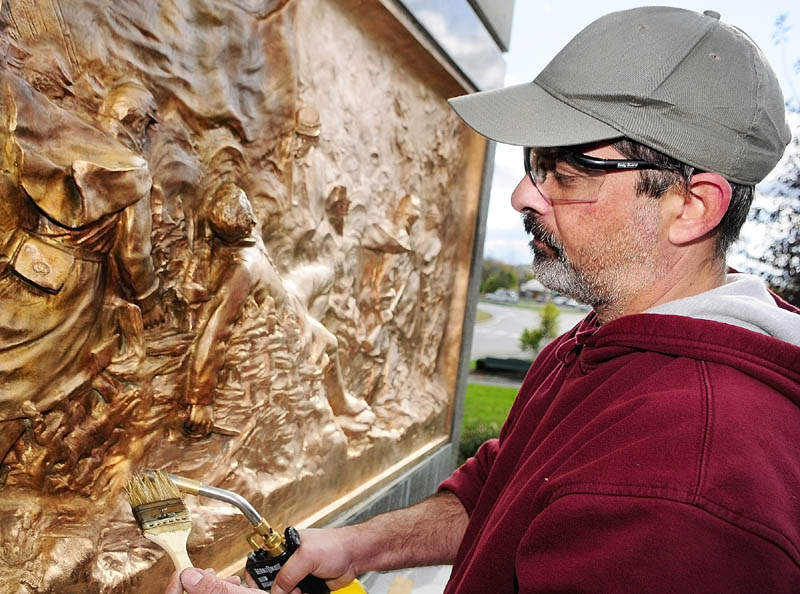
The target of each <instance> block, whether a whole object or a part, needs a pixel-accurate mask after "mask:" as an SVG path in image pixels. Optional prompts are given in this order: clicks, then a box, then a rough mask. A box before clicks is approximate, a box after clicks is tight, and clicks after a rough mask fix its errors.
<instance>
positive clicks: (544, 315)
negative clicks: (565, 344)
mask: <svg viewBox="0 0 800 594" xmlns="http://www.w3.org/2000/svg"><path fill="white" fill-rule="evenodd" d="M560 313H561V312H560V311H558V308H557V307H556V306H555V305H554V304H553V302H552V301H548V302H547V303H546V304H545V306H544V307H543V308H542V311H541V313H540V314H539V316H540V321H539V327H538V328H527V329H525V330H523V331H522V334H521V335H520V337H519V346H520V348H521V349H522V350H523V351H531V352H533V353H538V352H539V345H541V343H542V341H543V340H544V339H545V338H548V339H550V338H555V337H556V336H558V316H559V314H560Z"/></svg>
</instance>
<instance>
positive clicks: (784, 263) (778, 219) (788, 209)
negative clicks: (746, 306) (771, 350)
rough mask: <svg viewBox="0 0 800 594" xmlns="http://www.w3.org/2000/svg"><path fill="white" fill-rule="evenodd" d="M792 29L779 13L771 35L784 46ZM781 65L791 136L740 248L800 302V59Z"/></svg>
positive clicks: (761, 190) (759, 195) (779, 289)
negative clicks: (799, 86)
mask: <svg viewBox="0 0 800 594" xmlns="http://www.w3.org/2000/svg"><path fill="white" fill-rule="evenodd" d="M791 28H792V27H791V25H790V24H789V14H788V13H783V14H780V15H779V16H778V17H777V19H776V20H775V29H774V31H773V35H772V39H773V41H774V43H775V45H777V46H783V48H782V49H785V47H786V43H787V41H788V40H789V32H790V31H791ZM784 57H785V54H784ZM783 70H784V75H785V82H786V85H787V90H788V92H789V96H788V97H787V100H786V109H787V119H788V121H789V126H790V127H791V128H792V141H791V142H790V143H789V146H788V147H787V148H786V152H785V153H784V156H783V158H782V159H781V161H780V162H779V163H778V165H777V166H776V167H775V169H774V170H773V172H772V173H770V175H769V176H768V177H767V178H766V179H765V180H764V181H763V182H761V183H760V184H759V186H758V190H757V192H756V197H755V200H754V202H753V208H752V209H751V211H750V216H749V217H748V222H747V224H746V225H745V227H744V228H743V229H742V236H743V238H744V239H745V240H746V241H745V242H743V243H746V244H747V247H746V248H742V247H740V249H742V250H743V252H744V257H745V259H746V263H745V264H744V267H745V268H747V269H749V270H750V271H752V272H755V273H757V274H759V275H761V276H762V277H763V278H764V279H765V280H766V281H767V282H768V283H769V284H770V286H771V287H772V289H773V290H774V291H775V292H776V293H778V294H779V295H781V296H782V297H783V298H784V299H786V300H787V301H788V302H790V303H792V304H793V305H796V306H800V99H799V98H798V95H797V92H796V91H795V87H794V79H795V78H796V76H797V75H798V74H800V60H795V62H794V63H793V64H792V66H791V69H789V68H787V61H786V60H784V63H783ZM789 70H791V72H790V71H789Z"/></svg>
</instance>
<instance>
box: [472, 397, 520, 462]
mask: <svg viewBox="0 0 800 594" xmlns="http://www.w3.org/2000/svg"><path fill="white" fill-rule="evenodd" d="M516 395H517V390H516V388H504V387H500V386H487V385H484V384H468V385H467V394H466V400H465V402H464V420H463V422H462V425H461V441H460V442H459V444H458V464H459V465H461V464H463V463H464V462H465V461H466V459H467V458H469V457H471V456H474V455H475V452H476V451H477V450H478V448H479V447H480V446H481V444H482V443H483V442H485V441H486V440H487V439H491V438H493V437H497V436H498V434H499V433H500V427H501V426H502V425H503V422H504V421H505V420H506V417H507V416H508V411H509V410H511V404H512V403H513V402H514V397H515V396H516Z"/></svg>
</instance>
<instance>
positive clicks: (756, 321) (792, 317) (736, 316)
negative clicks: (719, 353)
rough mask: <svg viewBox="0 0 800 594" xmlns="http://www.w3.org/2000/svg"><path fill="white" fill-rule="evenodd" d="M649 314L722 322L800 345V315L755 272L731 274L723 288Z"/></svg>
mask: <svg viewBox="0 0 800 594" xmlns="http://www.w3.org/2000/svg"><path fill="white" fill-rule="evenodd" d="M646 313H653V314H668V315H676V316H687V317H690V318H696V319H701V320H712V321H715V322H722V323H724V324H730V325H733V326H739V327H740V328H745V329H746V330H751V331H753V332H758V333H759V334H765V335H767V336H772V337H773V338H777V339H778V340H782V341H784V342H788V343H789V344H793V345H795V346H800V315H797V313H796V312H795V311H790V310H788V309H784V308H782V307H780V306H779V305H778V303H776V301H775V298H774V296H773V295H772V294H771V293H770V292H769V290H768V289H767V287H766V285H765V284H764V281H762V280H761V279H760V278H758V277H757V276H753V275H751V274H740V273H734V274H728V275H727V277H726V282H725V284H724V285H722V286H720V287H717V288H715V289H712V290H710V291H707V292H705V293H701V294H699V295H694V296H692V297H686V298H684V299H676V300H675V301H670V302H669V303H663V304H661V305H657V306H656V307H653V308H651V309H649V310H647V312H646Z"/></svg>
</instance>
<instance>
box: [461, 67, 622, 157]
mask: <svg viewBox="0 0 800 594" xmlns="http://www.w3.org/2000/svg"><path fill="white" fill-rule="evenodd" d="M449 103H450V105H451V106H452V108H453V109H454V110H455V112H456V113H457V114H458V115H459V116H460V117H461V119H462V120H464V122H466V124H467V125H468V126H469V127H470V128H472V129H473V130H475V131H476V132H477V133H478V134H481V135H483V136H486V137H487V138H489V139H491V140H495V141H497V142H501V143H503V144H516V145H520V146H537V147H548V146H570V145H576V144H589V143H593V142H598V141H601V140H609V139H611V138H619V137H620V136H623V134H622V133H621V132H620V131H619V130H616V129H614V128H612V127H611V126H609V125H608V124H606V123H604V122H601V121H600V120H598V119H596V118H594V117H592V116H589V115H587V114H585V113H583V112H582V111H580V110H578V109H575V108H574V107H571V106H569V105H567V104H566V103H564V102H563V101H560V100H559V99H557V98H555V97H553V96H552V95H551V94H550V93H548V92H547V91H545V90H544V89H542V88H541V87H539V86H538V85H537V84H536V83H535V82H530V83H524V84H521V85H514V86H511V87H506V88H504V89H496V90H492V91H483V92H480V93H473V94H471V95H464V96H462V97H455V98H454V99H450V101H449Z"/></svg>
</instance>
